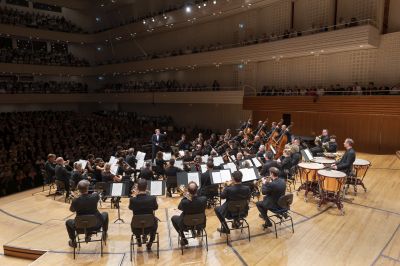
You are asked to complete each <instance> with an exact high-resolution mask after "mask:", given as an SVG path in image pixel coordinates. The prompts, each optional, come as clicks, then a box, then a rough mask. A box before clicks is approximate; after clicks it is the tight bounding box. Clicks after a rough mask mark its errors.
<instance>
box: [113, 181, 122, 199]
mask: <svg viewBox="0 0 400 266" xmlns="http://www.w3.org/2000/svg"><path fill="white" fill-rule="evenodd" d="M122 188H123V183H113V184H112V190H111V196H112V197H120V196H122Z"/></svg>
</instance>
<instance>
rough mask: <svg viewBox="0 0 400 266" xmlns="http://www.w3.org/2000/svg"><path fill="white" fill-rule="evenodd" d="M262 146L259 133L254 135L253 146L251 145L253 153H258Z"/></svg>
mask: <svg viewBox="0 0 400 266" xmlns="http://www.w3.org/2000/svg"><path fill="white" fill-rule="evenodd" d="M260 146H261V139H260V136H258V135H257V136H255V137H254V142H253V146H251V148H250V152H251V153H252V154H256V153H257V152H258V149H259V148H260Z"/></svg>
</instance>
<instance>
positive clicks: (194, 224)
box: [178, 213, 208, 255]
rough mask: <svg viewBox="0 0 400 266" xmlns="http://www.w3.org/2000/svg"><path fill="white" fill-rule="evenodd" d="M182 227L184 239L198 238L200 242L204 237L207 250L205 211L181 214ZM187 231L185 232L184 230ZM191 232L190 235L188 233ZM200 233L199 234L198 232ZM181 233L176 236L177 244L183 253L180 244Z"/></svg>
mask: <svg viewBox="0 0 400 266" xmlns="http://www.w3.org/2000/svg"><path fill="white" fill-rule="evenodd" d="M183 227H184V230H183V231H182V232H181V233H182V234H185V238H186V239H190V238H192V239H194V238H200V237H201V242H203V239H204V237H205V238H206V250H207V251H208V238H207V232H206V215H205V213H196V214H186V215H184V216H183ZM186 231H187V232H188V233H185V232H186ZM190 232H191V235H190ZM199 232H200V233H201V234H200V235H199V234H198V233H199ZM181 240H182V237H181V234H179V236H178V246H181V252H182V255H183V248H184V246H182V245H181Z"/></svg>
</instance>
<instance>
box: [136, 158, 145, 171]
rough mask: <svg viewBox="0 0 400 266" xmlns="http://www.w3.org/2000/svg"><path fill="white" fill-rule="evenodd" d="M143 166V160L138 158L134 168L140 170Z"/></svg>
mask: <svg viewBox="0 0 400 266" xmlns="http://www.w3.org/2000/svg"><path fill="white" fill-rule="evenodd" d="M143 166H144V161H143V160H138V161H137V163H136V170H140V169H141V168H142V167H143Z"/></svg>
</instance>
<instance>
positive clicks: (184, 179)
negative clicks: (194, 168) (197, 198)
mask: <svg viewBox="0 0 400 266" xmlns="http://www.w3.org/2000/svg"><path fill="white" fill-rule="evenodd" d="M176 177H177V183H178V187H179V186H182V185H184V186H185V187H187V185H188V184H189V182H191V181H193V182H195V183H196V184H197V186H198V187H200V186H201V182H200V173H199V172H189V173H187V172H178V173H177V174H176Z"/></svg>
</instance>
